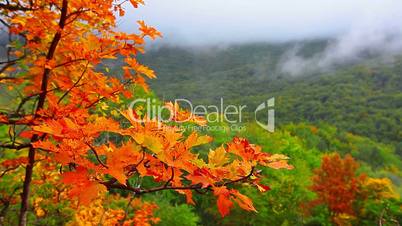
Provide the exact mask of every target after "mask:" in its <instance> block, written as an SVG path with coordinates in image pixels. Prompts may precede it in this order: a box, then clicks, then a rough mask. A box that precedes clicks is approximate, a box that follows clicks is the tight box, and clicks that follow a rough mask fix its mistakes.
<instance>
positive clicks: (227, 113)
mask: <svg viewBox="0 0 402 226" xmlns="http://www.w3.org/2000/svg"><path fill="white" fill-rule="evenodd" d="M173 103H174V104H173V106H181V107H183V108H184V109H187V110H188V112H189V114H188V117H186V118H181V119H180V121H178V120H175V122H178V123H183V122H188V121H191V120H192V119H194V118H195V117H199V116H201V117H203V118H204V119H205V120H206V121H207V122H208V123H219V122H225V123H229V124H231V125H232V126H231V128H237V129H236V130H239V128H238V126H237V127H236V126H235V127H233V125H237V124H241V123H242V122H243V120H244V117H243V114H244V113H245V112H250V111H247V110H246V109H247V105H225V103H224V100H223V98H221V99H220V104H219V105H194V104H193V103H192V102H191V101H190V100H187V99H175V100H174V102H173ZM139 106H141V107H142V109H146V112H144V113H145V114H144V115H145V116H146V117H142V118H141V117H135V116H134V113H133V112H134V111H135V109H137V108H138V107H139ZM128 107H129V111H128V112H129V117H130V118H131V120H133V121H136V122H139V123H144V122H146V121H147V120H153V121H157V122H160V123H168V122H171V121H173V119H177V117H176V115H175V114H177V112H176V111H173V110H172V108H171V107H167V106H164V105H160V104H158V102H157V101H156V99H152V98H146V99H144V98H140V99H136V100H134V101H132V102H131V103H130V104H129V106H128ZM274 107H275V98H270V99H268V100H267V101H264V102H263V103H261V104H260V105H258V106H257V108H256V109H255V110H254V119H255V122H256V123H257V125H259V126H260V127H261V128H263V129H265V130H266V131H268V132H274V131H275V109H274ZM251 112H252V111H251ZM263 114H265V115H266V119H267V120H266V122H263V121H261V120H259V118H261V117H260V116H261V115H263ZM214 128H216V126H215V127H214Z"/></svg>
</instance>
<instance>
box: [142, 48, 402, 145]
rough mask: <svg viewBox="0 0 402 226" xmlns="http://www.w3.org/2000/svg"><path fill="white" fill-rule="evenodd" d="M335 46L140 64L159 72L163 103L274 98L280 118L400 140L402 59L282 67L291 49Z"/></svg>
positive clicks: (177, 55) (173, 53)
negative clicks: (300, 69) (301, 70)
mask: <svg viewBox="0 0 402 226" xmlns="http://www.w3.org/2000/svg"><path fill="white" fill-rule="evenodd" d="M328 42H329V41H308V42H297V43H282V44H263V43H259V44H244V45H238V46H229V47H224V48H223V47H221V48H219V47H218V48H209V49H207V50H205V49H197V48H194V49H190V50H189V49H185V48H180V47H166V46H165V47H159V48H154V49H153V50H151V51H150V52H148V53H147V54H146V55H144V56H143V57H142V58H141V59H140V60H141V62H143V63H144V64H146V65H150V66H151V67H152V68H153V69H155V71H156V72H157V74H158V76H159V77H158V79H157V80H153V81H151V87H152V88H153V89H154V90H155V92H156V93H157V95H158V96H159V97H160V98H161V99H165V100H171V99H174V98H186V99H189V100H191V101H192V102H194V103H196V104H217V103H219V101H220V98H221V97H223V98H224V100H225V102H226V103H228V104H241V105H244V104H245V105H248V106H250V107H249V108H247V109H248V110H250V109H255V106H257V105H258V104H260V103H262V102H263V101H265V100H267V99H268V98H270V97H275V98H276V100H277V102H276V107H275V110H276V120H277V122H278V123H279V125H283V124H287V123H289V122H304V121H308V122H311V123H319V122H326V123H330V124H333V125H335V126H337V127H338V128H340V129H342V130H345V131H350V132H352V133H354V134H359V135H363V136H368V137H371V138H373V139H376V140H378V141H382V142H393V143H397V142H399V141H401V140H402V123H401V121H402V58H396V59H395V60H394V61H392V62H383V60H382V59H379V58H376V56H367V57H366V58H364V59H362V60H361V61H359V62H356V63H354V64H351V63H349V65H345V64H344V65H337V66H336V67H335V68H328V69H327V70H324V71H311V72H306V73H305V74H299V75H290V74H288V73H285V72H283V71H282V70H281V65H282V63H283V60H284V56H286V54H287V52H288V51H291V50H292V48H294V46H301V48H300V49H299V53H298V54H300V55H302V56H304V57H309V56H312V55H314V54H317V53H319V52H320V51H322V50H323V49H324V48H325V45H326V43H328Z"/></svg>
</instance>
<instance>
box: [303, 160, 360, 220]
mask: <svg viewBox="0 0 402 226" xmlns="http://www.w3.org/2000/svg"><path fill="white" fill-rule="evenodd" d="M358 168H359V164H358V163H357V162H356V161H355V160H354V159H353V157H352V156H350V155H346V156H345V157H344V158H342V157H341V156H340V155H339V154H338V153H335V154H331V155H324V156H323V157H322V163H321V167H320V168H318V169H316V170H315V172H314V176H313V178H312V180H313V185H312V186H311V190H312V191H314V192H315V193H316V194H317V199H315V200H314V201H312V202H311V203H310V205H311V207H314V206H317V205H321V204H323V205H325V206H326V207H327V208H328V210H329V211H330V213H331V217H332V220H333V221H334V222H335V223H336V222H339V219H338V218H350V217H353V216H355V215H356V210H355V209H354V204H355V202H356V201H357V199H358V197H359V194H360V193H361V186H362V184H363V182H364V180H365V175H357V173H356V170H357V169H358ZM345 216H347V217H345Z"/></svg>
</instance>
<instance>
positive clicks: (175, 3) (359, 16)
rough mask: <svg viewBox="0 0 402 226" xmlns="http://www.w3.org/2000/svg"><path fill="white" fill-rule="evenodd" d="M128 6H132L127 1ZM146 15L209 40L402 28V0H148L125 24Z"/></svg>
mask: <svg viewBox="0 0 402 226" xmlns="http://www.w3.org/2000/svg"><path fill="white" fill-rule="evenodd" d="M127 8H128V6H127ZM138 19H144V20H145V21H146V22H147V23H148V24H150V25H153V26H155V27H157V28H158V29H159V30H160V31H162V32H163V34H164V39H165V40H167V41H171V40H175V42H177V41H179V42H180V43H185V44H205V43H219V42H244V41H286V40H294V39H304V38H316V37H338V36H342V35H345V34H348V33H350V32H351V31H352V30H353V31H356V30H358V32H359V33H363V35H362V36H363V37H364V36H365V35H364V32H365V31H367V32H369V33H370V34H371V33H377V32H382V33H387V34H390V35H394V34H396V35H400V34H401V33H402V0H332V1H331V0H280V1H279V0H146V6H142V7H141V8H140V9H137V10H133V9H131V8H128V12H127V14H126V16H125V18H123V19H121V21H120V28H121V29H123V30H125V31H133V30H134V29H135V28H136V25H135V24H134V22H135V21H136V20H138Z"/></svg>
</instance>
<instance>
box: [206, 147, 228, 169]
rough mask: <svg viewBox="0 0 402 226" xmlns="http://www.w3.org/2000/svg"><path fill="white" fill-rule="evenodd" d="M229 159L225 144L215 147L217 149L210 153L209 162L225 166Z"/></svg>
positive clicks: (213, 164)
mask: <svg viewBox="0 0 402 226" xmlns="http://www.w3.org/2000/svg"><path fill="white" fill-rule="evenodd" d="M228 160H229V159H228V158H227V157H226V150H225V148H224V147H223V146H221V147H219V148H217V149H215V151H210V152H209V154H208V164H210V165H212V166H223V165H225V164H226V163H227V162H228Z"/></svg>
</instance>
